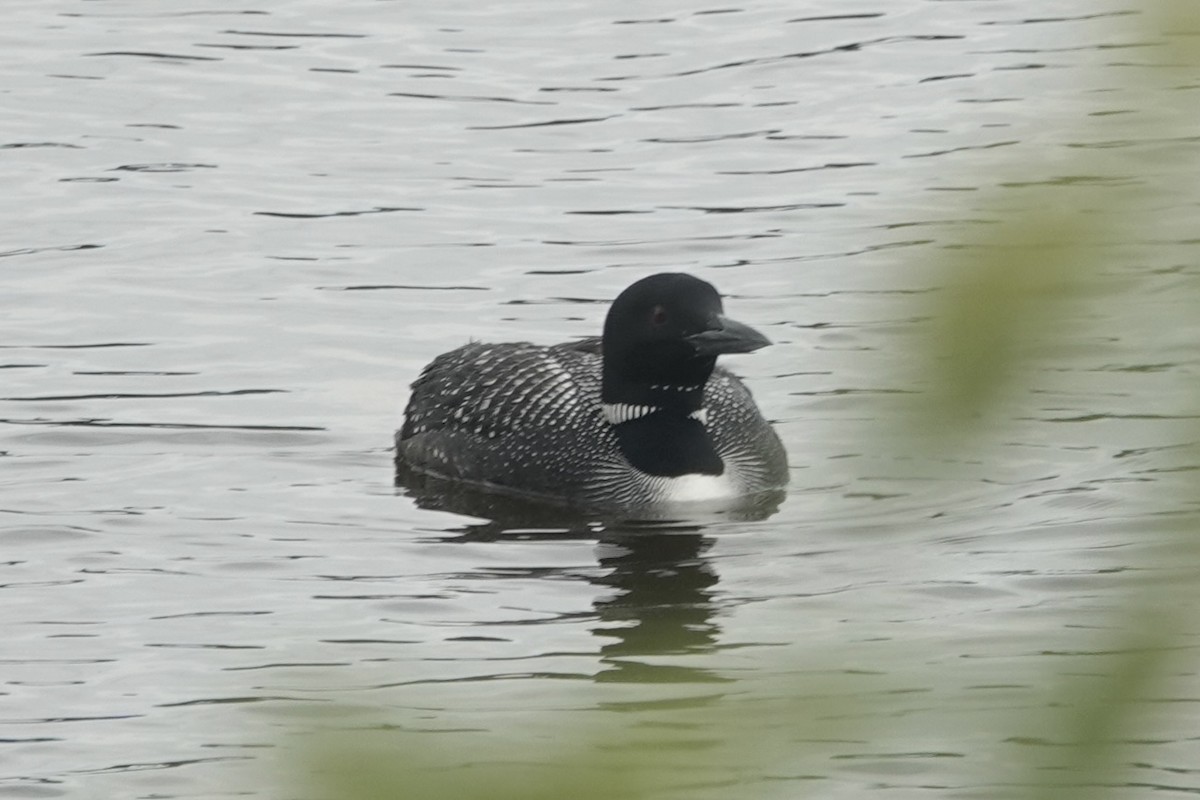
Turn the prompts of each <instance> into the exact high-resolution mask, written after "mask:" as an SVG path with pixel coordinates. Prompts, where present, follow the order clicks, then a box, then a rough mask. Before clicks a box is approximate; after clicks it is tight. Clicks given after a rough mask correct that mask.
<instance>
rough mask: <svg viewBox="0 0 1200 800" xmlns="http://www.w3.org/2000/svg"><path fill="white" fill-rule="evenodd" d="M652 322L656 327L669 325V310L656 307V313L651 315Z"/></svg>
mask: <svg viewBox="0 0 1200 800" xmlns="http://www.w3.org/2000/svg"><path fill="white" fill-rule="evenodd" d="M650 322H651V324H653V325H654V326H655V327H657V326H659V325H666V324H667V310H666V309H665V308H663V307H662V306H655V307H654V312H653V313H652V314H651V315H650Z"/></svg>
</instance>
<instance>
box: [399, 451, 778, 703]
mask: <svg viewBox="0 0 1200 800" xmlns="http://www.w3.org/2000/svg"><path fill="white" fill-rule="evenodd" d="M397 485H398V486H400V487H402V488H403V489H404V490H405V494H407V495H409V496H411V497H413V498H414V499H415V500H416V503H417V505H418V506H420V507H422V508H426V509H436V510H442V511H449V512H452V513H455V514H462V515H467V516H472V517H477V518H480V520H481V521H480V522H473V523H468V524H465V525H463V526H461V527H459V528H457V529H454V530H448V531H447V533H448V534H450V535H448V536H439V537H438V539H439V540H440V541H459V542H464V541H469V542H480V541H500V540H504V539H523V540H529V539H557V540H561V539H564V538H577V539H591V540H595V541H596V542H597V560H598V562H599V566H600V567H602V568H603V569H602V572H601V573H599V574H595V573H583V574H582V575H581V574H580V573H578V572H575V573H572V576H573V577H583V578H584V579H585V580H587V581H589V582H590V583H592V584H594V585H596V586H601V587H605V588H606V589H609V590H611V591H610V592H605V593H604V594H603V595H602V596H601V597H600V598H598V599H597V600H596V601H595V602H594V608H595V615H596V621H597V624H596V625H595V627H593V628H592V632H593V633H594V634H595V635H596V636H597V637H599V638H600V639H602V644H601V645H600V650H599V655H600V661H601V664H602V667H601V668H600V669H599V670H598V671H597V672H596V674H595V675H594V679H595V680H596V681H606V682H611V681H624V682H641V683H662V682H672V683H675V682H678V683H696V682H704V683H710V682H715V681H723V680H727V679H726V678H722V677H721V676H719V675H718V674H716V673H715V672H713V671H712V670H710V669H708V668H705V667H701V666H694V665H691V664H688V663H687V662H688V661H689V660H690V658H689V657H690V656H694V655H697V654H702V653H708V652H711V651H713V650H715V649H716V647H717V640H718V637H719V635H720V627H719V625H718V624H717V622H716V620H715V616H716V608H717V606H716V600H715V596H716V590H715V587H716V584H717V582H718V580H719V577H718V575H717V572H716V570H715V569H714V568H713V565H712V561H711V559H710V558H708V557H707V556H706V553H707V551H708V550H709V548H710V547H711V546H712V544H713V541H714V540H713V538H712V537H711V536H706V535H705V534H704V531H705V530H707V528H708V526H709V525H711V524H712V523H713V522H715V521H718V520H721V521H728V520H731V519H733V520H746V519H763V518H765V517H767V516H770V515H771V514H773V513H774V512H775V510H777V509H778V507H779V503H780V501H781V500H782V495H781V494H780V495H778V496H774V495H773V496H771V497H767V498H758V499H757V500H756V501H754V502H752V503H747V504H744V505H743V506H742V507H740V508H737V509H728V508H726V509H721V510H719V511H715V512H711V513H709V514H708V515H707V517H706V518H704V517H698V518H692V519H681V518H680V515H679V514H678V513H676V514H674V515H668V514H666V513H661V514H659V515H658V516H659V517H660V518H658V519H653V520H646V519H642V520H629V519H619V518H614V517H613V516H612V515H607V516H606V515H597V514H588V513H586V512H579V511H571V510H568V509H563V508H556V507H552V506H544V505H539V504H533V503H529V502H527V501H523V500H520V499H516V498H512V497H507V496H504V495H498V494H491V493H487V492H481V491H478V490H473V489H470V488H468V487H465V486H463V485H462V484H458V483H454V482H450V481H444V480H440V479H437V478H430V477H428V476H420V475H413V474H408V475H404V476H401V475H400V474H399V473H398V474H397ZM639 516H642V515H640V514H639ZM668 516H674V518H673V519H671V518H668ZM699 663H703V661H699Z"/></svg>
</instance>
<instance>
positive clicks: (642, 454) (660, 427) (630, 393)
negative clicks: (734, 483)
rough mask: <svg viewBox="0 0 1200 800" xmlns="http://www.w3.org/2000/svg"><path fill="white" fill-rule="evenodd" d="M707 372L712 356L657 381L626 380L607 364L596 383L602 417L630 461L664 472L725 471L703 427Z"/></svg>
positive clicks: (675, 474)
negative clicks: (700, 363) (697, 368)
mask: <svg viewBox="0 0 1200 800" xmlns="http://www.w3.org/2000/svg"><path fill="white" fill-rule="evenodd" d="M701 366H704V365H701ZM711 373H712V364H711V360H710V363H709V364H708V365H707V368H705V369H700V370H684V371H674V372H673V373H671V374H668V375H666V376H656V377H657V378H658V382H649V381H644V380H643V381H634V380H628V379H627V378H625V377H624V376H620V375H617V374H614V373H613V372H610V371H609V370H607V369H606V370H605V372H604V375H603V381H602V383H601V389H600V400H601V403H602V408H603V413H604V418H605V420H606V421H607V422H608V423H609V424H610V425H611V426H612V429H613V432H614V433H615V434H616V436H617V443H618V445H619V446H620V448H621V452H622V453H623V454H624V455H625V458H626V459H628V461H629V463H630V464H631V465H632V466H634V467H635V468H637V469H639V470H641V471H642V472H645V473H647V474H650V475H659V476H664V477H678V476H680V475H689V474H701V475H720V474H721V473H722V472H724V471H725V464H724V462H723V461H722V460H721V457H720V456H719V455H718V454H717V451H716V449H715V448H714V447H713V443H712V439H711V438H710V437H709V435H708V432H707V430H706V425H707V424H708V414H707V411H706V410H705V408H704V387H705V385H706V384H707V383H708V378H709V375H710V374H711Z"/></svg>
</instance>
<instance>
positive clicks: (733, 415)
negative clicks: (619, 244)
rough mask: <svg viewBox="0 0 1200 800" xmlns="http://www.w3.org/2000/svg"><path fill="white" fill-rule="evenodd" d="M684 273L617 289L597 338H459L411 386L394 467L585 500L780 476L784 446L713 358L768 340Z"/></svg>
mask: <svg viewBox="0 0 1200 800" xmlns="http://www.w3.org/2000/svg"><path fill="white" fill-rule="evenodd" d="M723 311H724V309H723V307H722V304H721V296H720V295H719V294H717V290H716V289H715V288H713V286H712V285H711V284H709V283H707V282H705V281H702V280H700V279H699V278H695V277H692V276H691V275H686V274H683V273H661V274H658V275H651V276H650V277H647V278H643V279H641V280H639V281H637V282H636V283H634V284H632V285H631V286H629V287H628V288H627V289H625V291H623V292H621V294H620V295H618V297H617V299H616V300H614V301H613V304H612V307H611V308H610V309H609V311H608V316H607V317H606V318H605V321H604V331H603V336H602V337H601V338H599V339H587V340H584V341H581V342H573V343H568V344H559V345H554V346H550V347H544V346H539V345H534V344H530V343H528V342H513V343H505V344H486V343H478V342H476V343H471V344H468V345H465V346H463V347H460V348H458V349H457V350H452V351H450V352H448V353H444V354H442V355H440V356H438V357H437V358H435V359H434V360H433V361H432V362H431V363H430V364H429V365H428V366H426V367H425V369H424V370H423V371H422V372H421V375H420V376H419V377H418V378H417V380H416V382H414V383H413V385H412V396H411V397H410V398H409V401H408V406H407V408H406V409H405V412H404V423H403V425H402V427H401V428H400V430H398V431H397V432H396V462H397V466H398V467H406V468H408V469H412V470H416V471H417V472H419V473H426V474H430V475H433V476H436V477H441V478H448V479H451V480H454V481H464V482H468V483H470V484H476V485H479V486H481V487H482V488H485V489H488V490H491V491H499V492H502V493H506V494H515V495H519V496H527V497H532V498H536V499H541V500H544V501H551V502H556V503H559V504H566V505H569V506H582V507H592V508H597V507H599V508H630V507H639V506H647V505H659V504H672V503H675V502H688V501H696V500H714V501H727V500H732V499H736V498H746V497H748V496H751V495H757V494H759V493H763V492H769V491H773V490H778V489H779V488H781V487H782V486H784V485H785V484H786V483H787V480H788V473H787V454H786V453H785V452H784V449H783V444H782V443H781V442H780V440H779V437H778V436H777V435H776V433H775V431H774V430H773V429H772V428H771V426H770V425H769V424H768V423H767V421H766V420H765V419H763V417H762V414H761V413H760V412H759V410H758V407H757V406H756V405H755V404H754V399H753V398H752V397H751V396H750V392H749V390H747V389H746V387H745V386H743V385H742V382H741V381H740V380H738V378H736V377H735V376H734V375H732V374H731V373H729V372H727V371H726V370H724V369H722V368H720V367H717V366H716V360H717V356H718V355H722V354H727V353H749V352H752V351H754V350H758V349H759V348H761V347H765V346H766V345H768V344H770V341H769V340H768V339H767V338H766V337H765V336H763V335H762V334H760V333H759V332H758V331H756V330H754V329H753V328H751V327H749V326H748V325H743V324H742V323H740V322H735V321H733V320H731V319H728V318H727V317H725V316H724V314H723Z"/></svg>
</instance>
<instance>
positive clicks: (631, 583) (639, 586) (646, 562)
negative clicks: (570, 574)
mask: <svg viewBox="0 0 1200 800" xmlns="http://www.w3.org/2000/svg"><path fill="white" fill-rule="evenodd" d="M711 545H712V539H710V538H707V537H705V536H703V535H701V534H699V533H685V532H674V531H667V532H649V531H642V532H632V533H624V534H614V535H609V536H606V537H604V538H602V539H601V556H600V565H601V566H603V567H607V568H608V569H609V570H610V571H609V572H608V573H607V574H606V575H603V576H602V577H600V578H597V579H595V580H594V581H593V583H596V584H599V585H602V586H608V587H610V588H612V589H615V590H616V593H615V594H612V595H610V596H608V597H605V598H601V599H599V600H597V601H596V603H595V607H596V611H597V613H598V615H599V618H600V625H598V626H597V627H595V628H593V633H595V634H596V635H597V636H601V637H604V638H605V639H608V640H609V641H608V643H607V644H604V645H603V646H601V648H600V654H601V660H602V662H603V663H604V664H605V669H603V670H601V671H600V672H599V673H597V675H596V680H598V681H604V682H615V681H620V682H630V683H697V682H706V683H707V682H716V681H723V680H726V679H725V678H721V677H720V676H718V675H717V674H715V673H713V672H712V671H710V670H707V669H703V668H699V667H695V666H691V665H689V664H688V663H687V661H688V659H687V658H678V657H680V656H683V657H686V656H689V655H695V654H700V653H707V652H710V651H712V650H714V649H716V644H717V635H718V634H719V633H720V628H719V626H718V625H717V624H716V622H714V620H713V613H714V605H713V587H714V586H716V584H717V581H718V578H717V573H716V571H715V570H714V569H713V568H712V564H711V563H710V562H709V560H708V559H706V558H704V555H703V554H704V551H706V550H707V549H708V548H709V547H710V546H711ZM658 656H668V657H670V662H671V663H662V661H659V660H657V659H656V657H658Z"/></svg>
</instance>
